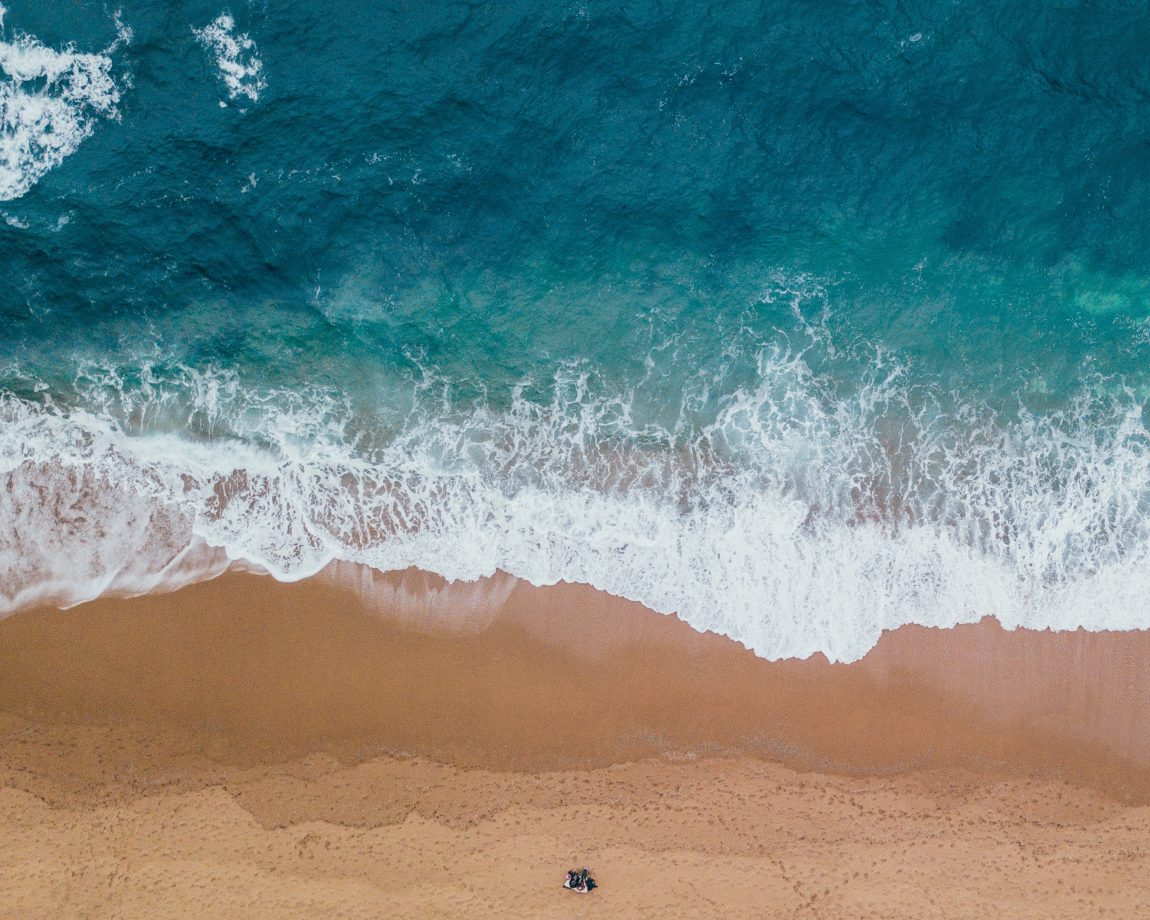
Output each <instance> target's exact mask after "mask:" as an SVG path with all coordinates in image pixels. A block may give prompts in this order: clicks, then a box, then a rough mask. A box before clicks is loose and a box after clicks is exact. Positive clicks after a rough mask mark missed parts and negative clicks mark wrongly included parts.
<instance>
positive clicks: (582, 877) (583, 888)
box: [563, 866, 596, 894]
mask: <svg viewBox="0 0 1150 920" xmlns="http://www.w3.org/2000/svg"><path fill="white" fill-rule="evenodd" d="M563 887H564V888H570V889H571V890H572V891H580V892H582V893H583V894H586V893H587V892H588V891H590V890H591V889H592V888H594V887H596V886H595V879H593V878H591V870H590V869H588V868H587V867H586V866H584V867H583V869H582V871H577V870H575V869H571V870H570V871H569V872H568V873H567V881H565V882H564V883H563Z"/></svg>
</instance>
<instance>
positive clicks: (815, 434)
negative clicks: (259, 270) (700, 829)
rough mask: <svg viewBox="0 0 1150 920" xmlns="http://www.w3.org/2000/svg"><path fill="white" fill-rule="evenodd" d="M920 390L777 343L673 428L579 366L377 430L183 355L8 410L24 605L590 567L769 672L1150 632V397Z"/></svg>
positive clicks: (541, 579)
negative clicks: (1053, 405) (995, 639)
mask: <svg viewBox="0 0 1150 920" xmlns="http://www.w3.org/2000/svg"><path fill="white" fill-rule="evenodd" d="M906 381H907V375H906V374H905V373H904V371H903V369H902V368H900V367H899V366H898V365H897V364H894V363H890V362H887V361H884V360H883V359H882V357H881V355H875V356H874V360H873V361H872V363H871V364H870V369H869V370H868V371H867V372H866V373H865V374H864V379H862V380H861V381H859V382H858V383H857V385H855V386H854V387H853V389H851V390H850V391H849V392H848V391H844V390H843V388H842V385H841V383H840V384H835V383H833V382H832V378H831V377H829V376H825V375H820V374H819V373H816V372H815V371H814V370H813V369H812V366H811V364H810V363H808V361H807V360H806V356H805V355H804V353H803V352H801V351H799V352H793V351H788V350H786V349H784V348H781V347H780V348H768V349H765V350H764V351H762V353H761V354H760V355H759V357H758V366H757V374H756V375H755V379H754V381H753V382H752V383H751V384H749V385H747V386H740V387H734V388H732V389H730V390H729V391H728V392H727V395H725V396H723V397H721V398H719V399H718V400H717V402H716V404H715V410H714V411H713V412H711V413H710V418H709V419H708V420H707V421H706V422H705V423H703V424H694V423H692V424H687V422H686V421H685V419H687V417H688V416H690V414H691V412H692V410H693V407H692V403H691V398H690V397H688V396H685V397H684V401H683V407H682V410H681V412H680V420H679V421H678V422H675V423H672V424H656V423H654V422H644V421H643V420H642V419H641V418H639V417H638V415H637V411H636V408H635V406H636V402H637V401H636V398H635V396H636V394H635V392H622V393H611V392H609V391H608V389H607V388H606V387H605V385H604V384H603V383H602V381H599V380H597V378H596V376H595V375H594V374H593V373H591V372H589V371H587V370H586V369H580V368H578V367H568V368H565V369H563V370H562V371H561V372H560V373H559V375H558V376H557V377H556V378H555V379H554V380H553V381H551V382H550V383H549V384H548V386H547V387H545V388H544V390H545V392H544V395H543V398H540V391H539V389H538V388H533V387H531V386H530V385H529V384H524V386H522V387H520V388H517V389H516V390H515V391H514V392H513V393H511V394H509V395H508V397H507V399H506V400H505V401H504V404H503V405H501V406H498V407H497V406H496V405H494V402H493V401H488V400H480V401H478V402H476V401H474V400H471V401H463V400H454V399H453V397H452V394H451V388H450V387H448V386H447V384H446V383H443V382H442V381H437V380H435V379H434V378H433V377H424V378H423V379H420V380H417V381H414V380H413V381H411V382H410V385H411V389H410V393H408V394H407V396H408V397H410V398H409V401H408V406H409V408H408V409H406V410H405V411H403V412H390V413H382V412H381V414H379V415H378V417H373V418H372V419H371V420H370V421H369V420H368V419H366V418H365V417H364V415H363V413H362V412H359V411H356V410H353V408H352V402H351V400H350V399H349V398H348V397H347V396H346V395H345V394H341V393H338V392H334V391H324V390H318V389H317V390H312V391H306V392H287V391H282V392H281V391H272V390H266V391H256V390H252V389H248V388H245V387H244V386H242V385H241V383H240V382H239V380H238V379H237V378H236V377H234V376H233V375H230V374H226V373H204V372H198V371H194V370H191V369H188V368H185V367H178V366H169V367H163V366H159V365H156V366H151V365H149V366H145V367H143V368H142V369H140V368H137V369H135V370H133V371H131V372H130V373H129V372H127V371H125V370H123V369H120V370H115V369H91V368H89V369H88V370H86V371H85V372H83V373H82V374H81V375H80V376H79V377H77V380H76V383H75V385H74V390H73V397H74V398H73V400H72V407H71V408H69V407H65V406H63V405H61V404H59V403H57V402H55V401H53V400H52V399H48V398H44V397H38V396H37V395H36V394H35V391H36V390H37V389H38V388H37V386H35V385H34V384H33V383H31V382H29V381H25V382H24V383H23V384H21V386H20V387H15V388H13V390H12V392H11V393H10V394H9V395H7V396H5V397H3V398H2V399H0V421H2V427H0V432H2V433H0V482H2V483H3V488H0V522H3V526H2V527H0V562H2V568H3V569H4V571H5V572H6V573H8V574H7V578H6V579H5V581H4V583H3V585H2V586H0V605H2V608H3V610H5V611H12V610H14V609H17V608H19V607H22V606H27V605H29V604H32V603H56V604H71V603H77V602H80V601H82V600H85V599H88V598H91V597H95V596H97V595H100V594H103V593H108V592H113V593H117V592H118V593H124V594H130V593H140V592H142V591H152V590H160V589H164V588H173V587H176V586H178V585H179V584H182V583H185V582H188V581H193V580H197V579H201V578H206V577H211V576H212V575H214V574H218V573H219V572H221V571H223V570H224V569H225V568H226V567H227V566H228V565H231V564H234V563H240V564H243V565H246V566H251V567H255V568H258V569H261V570H264V571H267V572H269V573H271V574H272V575H274V576H275V577H276V578H279V579H282V580H295V579H300V578H304V577H307V576H310V575H312V574H314V573H316V572H318V571H319V570H320V569H322V568H323V567H324V566H326V565H327V564H328V563H329V562H331V561H332V560H346V561H351V562H356V563H362V564H364V565H368V566H371V567H374V568H376V569H378V570H381V571H394V570H402V569H406V568H408V567H411V566H416V567H419V568H422V569H425V570H428V571H432V572H436V573H438V574H440V575H442V576H445V577H446V578H448V579H464V580H471V579H477V578H480V577H482V576H488V575H491V574H493V573H495V572H496V571H499V570H502V571H505V572H508V573H510V574H512V575H515V576H517V577H520V578H523V579H526V580H528V581H530V582H532V583H534V584H537V585H545V584H552V583H555V582H557V581H560V580H564V581H568V582H583V583H588V584H591V585H593V586H595V587H597V588H600V589H602V590H604V591H607V592H609V593H611V594H615V595H619V596H622V597H626V598H630V599H633V600H637V601H641V602H642V603H644V604H646V605H647V606H648V607H651V608H653V609H655V610H658V611H663V612H668V613H670V612H674V613H677V614H678V615H679V616H680V617H682V618H683V619H684V620H686V621H687V622H688V623H690V624H691V625H692V626H694V627H695V628H696V629H699V630H713V631H716V632H719V633H722V634H724V635H727V636H729V637H731V638H732V639H735V640H738V641H740V642H742V643H744V644H745V645H747V646H748V647H750V648H752V649H753V650H754V651H755V652H757V653H758V654H760V655H762V656H765V657H768V658H780V657H792V656H797V657H805V656H807V655H810V654H812V653H813V652H817V651H821V652H823V653H825V654H826V655H827V656H828V657H829V658H831V659H834V660H844V661H850V660H854V659H857V658H859V657H861V656H862V655H863V654H865V652H866V651H867V650H868V649H869V648H870V647H871V646H872V645H873V644H874V643H875V642H876V641H877V639H878V637H879V635H880V633H881V632H882V630H884V629H892V628H895V627H898V626H900V625H903V624H905V623H910V622H915V623H921V624H925V625H930V626H950V625H953V624H956V623H961V622H970V621H974V620H977V619H979V618H980V617H982V616H983V615H986V614H992V615H994V616H995V617H997V618H998V619H999V620H1000V621H1001V622H1002V623H1003V624H1004V625H1005V626H1007V627H1015V626H1027V627H1032V628H1053V629H1073V628H1076V627H1080V626H1081V627H1085V628H1087V629H1094V630H1099V629H1127V628H1136V627H1146V626H1150V613H1148V607H1147V604H1146V602H1145V597H1147V596H1148V595H1147V591H1148V590H1150V527H1148V525H1147V521H1148V520H1150V515H1148V511H1150V434H1148V432H1147V430H1146V427H1145V425H1144V423H1143V416H1142V406H1141V404H1140V403H1139V402H1138V400H1137V399H1136V398H1135V396H1134V395H1133V394H1131V393H1129V392H1127V391H1125V390H1123V389H1122V387H1121V386H1118V385H1109V386H1107V384H1108V382H1107V381H1095V382H1094V383H1093V384H1092V385H1091V386H1089V387H1087V388H1084V389H1083V390H1082V392H1081V394H1080V395H1079V397H1078V398H1077V399H1076V400H1075V401H1074V402H1073V404H1072V405H1070V406H1069V407H1068V408H1067V409H1065V410H1064V411H1061V412H1054V413H1051V414H1048V415H1044V416H1039V415H1034V414H1031V413H1028V412H1026V411H1023V410H1019V411H1018V413H1016V414H1015V415H1014V416H1013V417H1011V418H1006V417H1004V416H1002V415H1000V414H998V413H995V412H993V411H991V410H989V409H980V408H978V407H972V406H964V405H961V404H958V403H955V404H953V405H950V406H949V407H948V405H947V401H946V400H944V399H942V398H941V397H940V396H939V394H936V393H931V392H930V391H928V390H923V389H922V388H916V387H912V386H910V385H909V384H907V382H906ZM1110 383H1112V382H1110ZM39 389H41V390H42V389H43V388H42V387H40V388H39ZM17 391H18V392H21V393H23V394H24V395H21V396H17V395H14V393H15V392H17ZM529 394H530V395H529ZM175 430H179V431H181V432H183V433H182V434H181V435H175V434H171V433H166V432H171V431H175Z"/></svg>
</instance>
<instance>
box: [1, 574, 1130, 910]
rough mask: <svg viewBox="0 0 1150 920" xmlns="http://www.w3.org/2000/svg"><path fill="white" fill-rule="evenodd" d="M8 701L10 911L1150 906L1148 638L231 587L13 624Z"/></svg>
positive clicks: (427, 590)
mask: <svg viewBox="0 0 1150 920" xmlns="http://www.w3.org/2000/svg"><path fill="white" fill-rule="evenodd" d="M417 618H418V619H419V620H421V621H426V620H427V619H428V618H431V619H433V620H437V621H438V622H439V628H438V629H437V630H436V631H434V632H432V633H427V632H421V631H416V630H413V629H411V626H412V625H413V624H414V623H415V622H416V620H417ZM575 638H581V639H582V640H583V641H581V642H578V643H576V642H573V639H575ZM576 648H577V649H578V651H575V649H576ZM576 711H581V712H583V713H584V714H586V716H587V718H586V719H585V721H584V722H583V724H582V726H577V727H574V728H573V727H572V725H573V723H572V720H571V718H570V714H571V713H573V712H576ZM0 712H2V713H3V715H2V716H0V917H9V916H10V917H21V918H23V917H50V916H60V917H72V916H77V917H88V916H92V917H97V916H116V917H157V916H187V917H196V916H204V917H258V916H282V917H301V916H303V917H307V916H323V917H342V916H364V917H580V916H586V917H592V916H595V917H630V916H634V917H661V918H674V917H683V918H688V917H691V918H694V917H708V916H715V917H741V916H746V917H775V916H780V917H823V918H830V917H908V918H910V917H914V918H925V917H983V916H985V917H1092V916H1107V915H1110V916H1120V917H1134V916H1150V885H1148V883H1147V881H1146V880H1147V879H1148V878H1150V872H1148V870H1150V808H1148V807H1147V806H1146V805H1145V804H1144V803H1146V802H1150V742H1148V738H1150V638H1148V636H1147V634H1145V633H1118V634H1099V635H1089V634H1085V633H1067V634H1039V633H1033V632H1017V633H1005V632H1003V631H1002V630H1001V629H1000V628H999V627H997V626H996V625H995V624H993V623H992V622H989V621H987V622H984V623H982V624H979V625H977V626H970V627H960V628H958V629H955V630H946V631H932V630H923V629H904V630H899V631H898V632H897V633H894V634H892V635H890V636H887V637H885V638H884V640H883V642H882V643H880V646H879V647H878V648H877V649H876V650H875V651H874V652H873V653H872V654H871V655H869V656H868V657H867V658H866V659H864V661H862V662H860V663H858V664H855V665H851V666H832V665H828V664H827V663H826V662H825V661H822V660H818V659H812V660H811V661H807V662H795V661H789V662H779V663H768V662H763V661H761V660H759V659H757V658H755V657H754V656H753V655H751V654H750V653H749V652H746V651H745V650H744V649H741V648H740V647H738V646H736V645H734V644H733V643H731V642H729V641H727V640H724V639H722V638H720V637H717V636H700V635H698V634H696V633H694V632H693V631H692V630H690V629H689V628H687V627H686V626H685V625H684V624H682V623H680V622H678V621H677V620H675V619H674V618H669V617H663V616H660V615H657V614H652V613H650V612H649V611H645V610H643V609H642V608H641V607H639V606H638V605H634V604H628V603H625V602H620V601H617V600H614V599H609V598H604V597H603V596H601V595H598V594H596V593H595V592H592V591H590V590H587V589H583V588H576V587H568V586H560V587H558V588H554V589H547V590H539V589H532V588H529V587H527V586H523V585H517V584H515V583H514V581H513V580H510V579H495V580H493V581H491V582H489V583H488V584H486V585H480V586H470V587H460V588H452V589H447V588H445V587H444V586H443V585H442V584H441V583H439V582H437V581H436V580H435V579H431V578H429V577H428V576H423V575H421V574H419V573H410V574H408V575H406V576H404V577H392V578H390V579H379V578H372V576H370V575H369V574H367V573H363V572H356V571H354V570H347V569H344V570H338V571H333V572H329V573H327V574H326V575H325V576H324V577H323V578H321V579H316V580H312V581H310V582H307V583H303V584H300V585H294V586H282V585H276V584H275V583H273V582H271V581H270V580H267V579H259V578H256V577H254V576H227V577H225V578H223V579H219V580H217V581H216V582H212V583H208V584H204V585H199V586H196V587H194V588H191V589H185V590H184V591H181V592H178V593H176V594H173V595H168V596H161V597H147V598H138V599H135V600H131V601H105V602H98V603H95V604H91V605H86V606H85V607H83V608H78V609H75V610H71V611H66V612H57V611H40V612H30V613H26V614H21V615H18V616H16V617H12V618H10V619H8V620H6V621H3V622H0ZM718 752H722V753H723V754H724V756H713V755H715V754H716V753H718ZM668 754H670V755H671V756H667V755H668ZM767 757H769V758H771V759H766V758H767ZM432 758H434V759H432ZM437 761H438V762H437ZM812 768H814V769H812ZM816 769H817V770H818V771H820V772H815V770H816ZM844 772H845V773H848V774H851V775H841V774H842V773H844ZM584 863H587V864H589V865H591V866H592V868H593V869H594V870H595V873H596V875H597V877H598V878H599V880H600V882H601V885H602V887H601V888H600V889H599V890H598V891H596V892H594V893H593V894H591V895H588V896H582V895H575V894H571V893H569V892H566V891H563V890H562V889H561V888H560V887H559V885H560V882H561V880H562V876H563V872H564V871H565V870H566V869H568V868H571V867H574V866H578V865H582V864H584Z"/></svg>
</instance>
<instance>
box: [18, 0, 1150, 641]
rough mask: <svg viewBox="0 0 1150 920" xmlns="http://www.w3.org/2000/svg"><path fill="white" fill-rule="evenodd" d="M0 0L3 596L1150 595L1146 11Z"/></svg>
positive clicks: (810, 616) (773, 617) (1010, 6)
mask: <svg viewBox="0 0 1150 920" xmlns="http://www.w3.org/2000/svg"><path fill="white" fill-rule="evenodd" d="M3 4H4V6H5V7H6V9H5V13H4V16H3V33H2V36H0V199H3V200H0V212H2V215H3V218H4V222H3V223H0V259H2V264H3V268H4V276H3V283H2V284H0V316H2V319H3V323H2V327H0V368H2V372H0V393H3V394H5V395H4V396H3V397H2V398H3V400H4V402H3V408H2V412H3V414H2V415H0V424H3V426H4V427H3V430H2V431H0V442H3V443H2V444H0V473H3V475H4V476H6V477H7V483H8V488H7V491H6V493H5V495H6V497H5V498H4V499H3V500H0V525H3V529H2V530H0V564H3V565H6V566H7V568H8V570H9V578H8V580H7V585H8V587H5V588H0V597H3V598H7V601H6V607H8V608H9V609H11V608H14V607H18V606H20V605H21V604H24V603H28V602H32V601H34V600H43V599H45V598H49V599H54V600H57V601H61V599H63V600H64V601H66V600H75V599H79V598H81V597H86V596H90V595H91V594H93V593H98V592H100V591H104V590H122V591H133V590H145V589H149V588H153V587H156V586H157V585H170V584H172V583H175V582H176V581H178V580H179V579H180V578H183V577H185V575H179V577H177V574H178V573H177V571H176V570H177V569H180V567H181V566H183V565H184V564H185V562H186V561H187V560H188V559H189V558H191V556H193V555H196V557H197V558H200V556H202V555H203V553H205V552H208V553H209V554H210V552H211V550H210V549H209V548H215V550H214V551H215V552H216V553H217V555H218V554H219V553H221V552H222V553H223V554H224V555H225V556H226V557H228V558H231V559H237V560H242V561H246V562H248V563H251V564H255V565H259V566H262V567H264V568H267V569H269V570H271V571H273V572H274V573H275V574H277V575H278V576H280V577H301V576H303V575H306V574H309V573H311V572H313V571H315V570H317V569H318V568H320V567H321V566H322V565H323V564H325V563H326V562H327V561H329V560H331V559H335V558H342V559H353V560H356V561H360V562H365V563H367V564H370V565H374V566H376V567H378V568H382V569H387V568H402V567H406V566H407V565H412V564H418V565H422V566H423V567H425V568H431V569H434V570H436V571H439V572H441V573H443V574H445V575H447V576H448V577H453V578H475V577H478V576H480V575H482V574H489V573H490V572H492V571H494V570H495V569H505V570H507V571H510V572H512V573H513V574H516V575H519V576H521V577H525V578H530V579H531V580H533V581H536V582H540V583H545V582H550V581H554V580H557V579H560V578H564V579H567V580H573V581H588V582H590V583H593V584H596V585H598V586H599V587H602V588H605V589H607V590H611V591H614V592H615V593H620V594H626V595H627V596H631V597H635V598H637V599H640V600H643V601H644V602H646V603H648V604H649V605H651V606H653V607H655V608H657V609H660V610H665V611H668V612H670V611H675V612H678V613H679V614H680V615H682V616H684V617H685V618H686V619H687V620H688V621H689V622H691V623H693V624H694V625H696V626H698V627H700V628H713V629H717V630H720V631H722V632H725V633H727V634H728V635H732V636H733V637H735V638H737V639H740V640H741V641H744V642H746V643H747V644H748V645H750V646H752V647H753V648H755V649H756V650H757V651H759V652H761V653H763V654H766V655H771V656H778V655H788V654H804V655H805V654H809V653H810V652H811V651H814V650H816V649H821V650H823V651H826V652H827V653H828V654H831V655H832V656H835V657H846V658H850V657H856V656H857V655H858V654H861V653H862V652H863V651H865V649H866V648H867V647H868V645H869V644H870V643H871V642H873V641H874V639H875V638H876V637H877V634H878V631H879V630H881V629H882V628H884V627H889V626H895V625H898V624H899V623H901V622H907V621H918V622H928V623H940V624H941V623H953V622H958V621H961V620H968V619H972V618H977V617H978V616H981V615H982V614H994V615H997V616H999V617H1000V619H1002V620H1003V622H1004V623H1006V624H1007V625H1016V624H1027V625H1034V626H1054V627H1056V628H1062V627H1072V626H1077V625H1080V624H1082V625H1087V626H1089V627H1094V628H1101V627H1102V626H1107V625H1109V626H1150V603H1148V602H1146V601H1145V600H1144V597H1145V596H1146V595H1145V592H1144V589H1145V588H1146V587H1150V527H1148V526H1147V523H1146V512H1147V510H1148V509H1150V438H1148V437H1147V431H1146V427H1145V425H1146V417H1147V413H1146V411H1145V405H1146V400H1147V398H1148V397H1150V375H1148V371H1150V362H1148V360H1147V359H1148V357H1150V15H1148V10H1147V7H1146V5H1145V4H1144V3H1117V2H1112V3H1058V4H1054V3H1018V2H1010V3H1006V2H1003V3H994V2H980V3H961V2H945V3H944V2H938V0H931V2H922V3H845V2H825V3H797V2H794V3H788V2H760V3H721V4H720V3H715V4H708V3H702V2H679V3H668V2H647V3H641V2H637V3H593V2H585V3H539V2H534V3H510V2H509V3H478V2H477V3H446V2H445V3H409V2H392V3H363V2H332V3H326V4H304V3H298V2H286V0H285V2H277V3H270V2H255V0H252V2H244V3H235V4H232V5H230V6H222V5H220V4H218V3H211V4H205V3H170V2H164V3H160V2H142V0H126V2H125V3H124V4H123V5H122V6H121V7H119V8H118V9H117V10H113V9H111V8H109V7H107V6H105V5H103V4H95V3H82V2H56V3H51V4H46V3H32V2H28V0H3ZM109 495H115V496H116V498H115V500H112V499H110V498H108V496H109ZM49 496H52V497H49ZM189 547H191V549H189ZM197 554H199V555H197ZM189 564H190V563H189ZM197 565H199V563H197ZM203 565H204V566H206V568H205V567H202V566H201V567H200V568H196V567H195V566H193V568H194V569H195V577H202V576H203V575H204V573H205V572H208V571H209V570H211V571H214V569H213V568H212V566H213V565H215V563H214V562H213V563H212V564H211V565H208V564H207V563H204V564H203ZM165 566H166V567H167V568H165ZM161 570H162V571H161ZM181 571H182V570H181ZM187 577H191V576H187ZM61 602H62V601H61Z"/></svg>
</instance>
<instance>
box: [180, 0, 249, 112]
mask: <svg viewBox="0 0 1150 920" xmlns="http://www.w3.org/2000/svg"><path fill="white" fill-rule="evenodd" d="M192 32H193V33H194V34H195V36H196V38H197V39H199V41H200V44H201V45H203V46H204V48H205V49H206V50H207V51H208V52H209V53H210V54H211V55H212V60H213V63H214V64H215V66H216V69H217V70H218V71H219V74H220V78H221V79H222V80H223V81H224V87H225V88H226V89H227V91H228V98H229V99H231V100H232V101H235V100H237V99H239V98H241V97H243V98H246V99H247V100H249V101H250V102H258V101H259V98H260V93H262V92H263V91H264V89H265V88H266V87H267V79H266V78H265V77H264V64H263V61H262V60H261V59H260V56H259V49H258V48H257V47H256V43H255V41H254V40H253V39H252V37H251V36H250V35H248V34H247V33H246V32H241V33H239V34H236V21H235V19H233V18H232V16H231V14H230V13H221V14H220V15H219V16H217V17H216V18H215V19H214V20H212V21H211V22H210V23H208V24H207V25H206V26H204V27H203V28H202V29H192Z"/></svg>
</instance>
